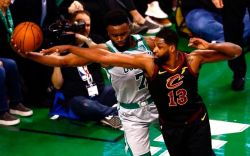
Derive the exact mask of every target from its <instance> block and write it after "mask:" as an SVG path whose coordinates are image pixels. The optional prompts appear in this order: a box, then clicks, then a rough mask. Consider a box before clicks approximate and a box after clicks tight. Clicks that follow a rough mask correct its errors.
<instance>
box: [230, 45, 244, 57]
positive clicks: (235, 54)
mask: <svg viewBox="0 0 250 156" xmlns="http://www.w3.org/2000/svg"><path fill="white" fill-rule="evenodd" d="M241 53H242V48H241V47H240V46H238V45H235V46H234V47H233V55H232V59H234V58H236V57H238V56H240V55H241Z"/></svg>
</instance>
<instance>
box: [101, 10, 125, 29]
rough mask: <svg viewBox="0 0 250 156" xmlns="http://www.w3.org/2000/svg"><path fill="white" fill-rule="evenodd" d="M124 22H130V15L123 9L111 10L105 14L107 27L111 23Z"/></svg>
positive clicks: (114, 24) (118, 23) (119, 23)
mask: <svg viewBox="0 0 250 156" xmlns="http://www.w3.org/2000/svg"><path fill="white" fill-rule="evenodd" d="M123 23H128V24H129V19H128V15H127V14H126V13H125V12H124V11H122V10H116V9H114V10H111V11H109V12H108V13H107V14H106V15H105V16H104V24H105V27H108V26H109V25H113V26H116V25H121V24H123Z"/></svg>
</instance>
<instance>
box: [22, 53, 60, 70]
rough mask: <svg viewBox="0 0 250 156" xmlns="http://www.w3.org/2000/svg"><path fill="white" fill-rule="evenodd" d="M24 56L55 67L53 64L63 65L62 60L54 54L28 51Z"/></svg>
mask: <svg viewBox="0 0 250 156" xmlns="http://www.w3.org/2000/svg"><path fill="white" fill-rule="evenodd" d="M25 58H28V59H30V60H32V61H35V62H38V63H41V64H44V65H47V66H51V67H55V66H64V65H63V61H62V60H60V59H59V58H58V57H57V56H55V55H43V54H41V53H37V52H29V53H27V54H26V55H25Z"/></svg>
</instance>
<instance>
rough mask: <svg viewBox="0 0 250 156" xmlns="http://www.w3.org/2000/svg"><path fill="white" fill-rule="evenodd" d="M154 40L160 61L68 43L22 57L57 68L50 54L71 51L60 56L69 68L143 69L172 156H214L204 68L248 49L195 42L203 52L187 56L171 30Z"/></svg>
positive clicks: (160, 33) (228, 44)
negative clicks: (201, 80)
mask: <svg viewBox="0 0 250 156" xmlns="http://www.w3.org/2000/svg"><path fill="white" fill-rule="evenodd" d="M154 42H155V48H154V56H155V57H154V58H153V57H151V56H149V55H147V54H139V55H126V54H125V55H124V54H120V53H116V54H114V53H111V52H109V51H106V50H101V49H96V48H92V49H84V48H79V47H73V46H68V45H64V46H56V47H52V48H50V49H47V50H44V51H42V53H43V54H47V55H46V56H43V55H42V54H41V53H40V54H39V53H34V52H31V53H26V54H22V55H23V56H25V57H27V58H29V59H32V60H34V61H37V62H40V63H43V64H47V65H55V62H53V60H54V59H51V58H52V57H56V56H53V55H48V54H50V53H54V52H59V53H60V52H63V51H68V52H70V53H71V54H69V55H66V56H57V57H61V61H63V65H67V66H73V65H78V64H79V63H80V64H87V63H90V62H99V63H103V64H106V65H113V66H122V67H127V68H141V69H143V70H144V71H145V74H146V76H147V78H148V80H149V81H148V83H149V89H150V92H151V95H152V97H153V99H154V101H155V103H156V105H157V108H158V111H159V120H160V124H161V131H162V134H163V138H164V141H165V144H166V146H167V148H168V150H169V153H170V155H171V156H211V155H213V152H212V145H211V132H210V125H209V118H208V112H207V110H206V107H205V105H204V103H203V101H202V98H201V97H200V95H199V94H198V76H199V70H200V67H201V65H202V64H204V63H209V62H215V61H221V60H227V59H234V58H236V57H238V56H239V55H240V54H241V52H242V49H241V48H240V47H239V46H238V45H235V44H233V43H229V42H224V43H208V42H206V41H204V40H202V39H199V38H191V39H190V41H189V46H191V47H194V48H197V50H194V51H192V52H191V53H184V52H181V51H178V50H177V49H176V47H177V43H178V36H177V34H176V33H175V32H174V31H172V30H170V29H168V28H163V29H162V30H161V31H160V32H159V33H157V35H156V38H155V41H154ZM79 56H81V57H82V58H80V57H79ZM48 58H50V59H48ZM69 58H70V59H69Z"/></svg>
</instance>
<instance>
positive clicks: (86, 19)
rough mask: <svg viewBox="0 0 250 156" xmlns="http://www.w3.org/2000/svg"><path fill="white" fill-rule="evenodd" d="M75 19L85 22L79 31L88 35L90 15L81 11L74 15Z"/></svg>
mask: <svg viewBox="0 0 250 156" xmlns="http://www.w3.org/2000/svg"><path fill="white" fill-rule="evenodd" d="M75 21H76V22H84V23H85V29H83V30H82V31H81V32H79V33H80V34H82V35H84V36H87V37H88V36H89V33H90V17H89V16H88V15H87V14H84V13H81V14H78V15H76V17H75Z"/></svg>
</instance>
